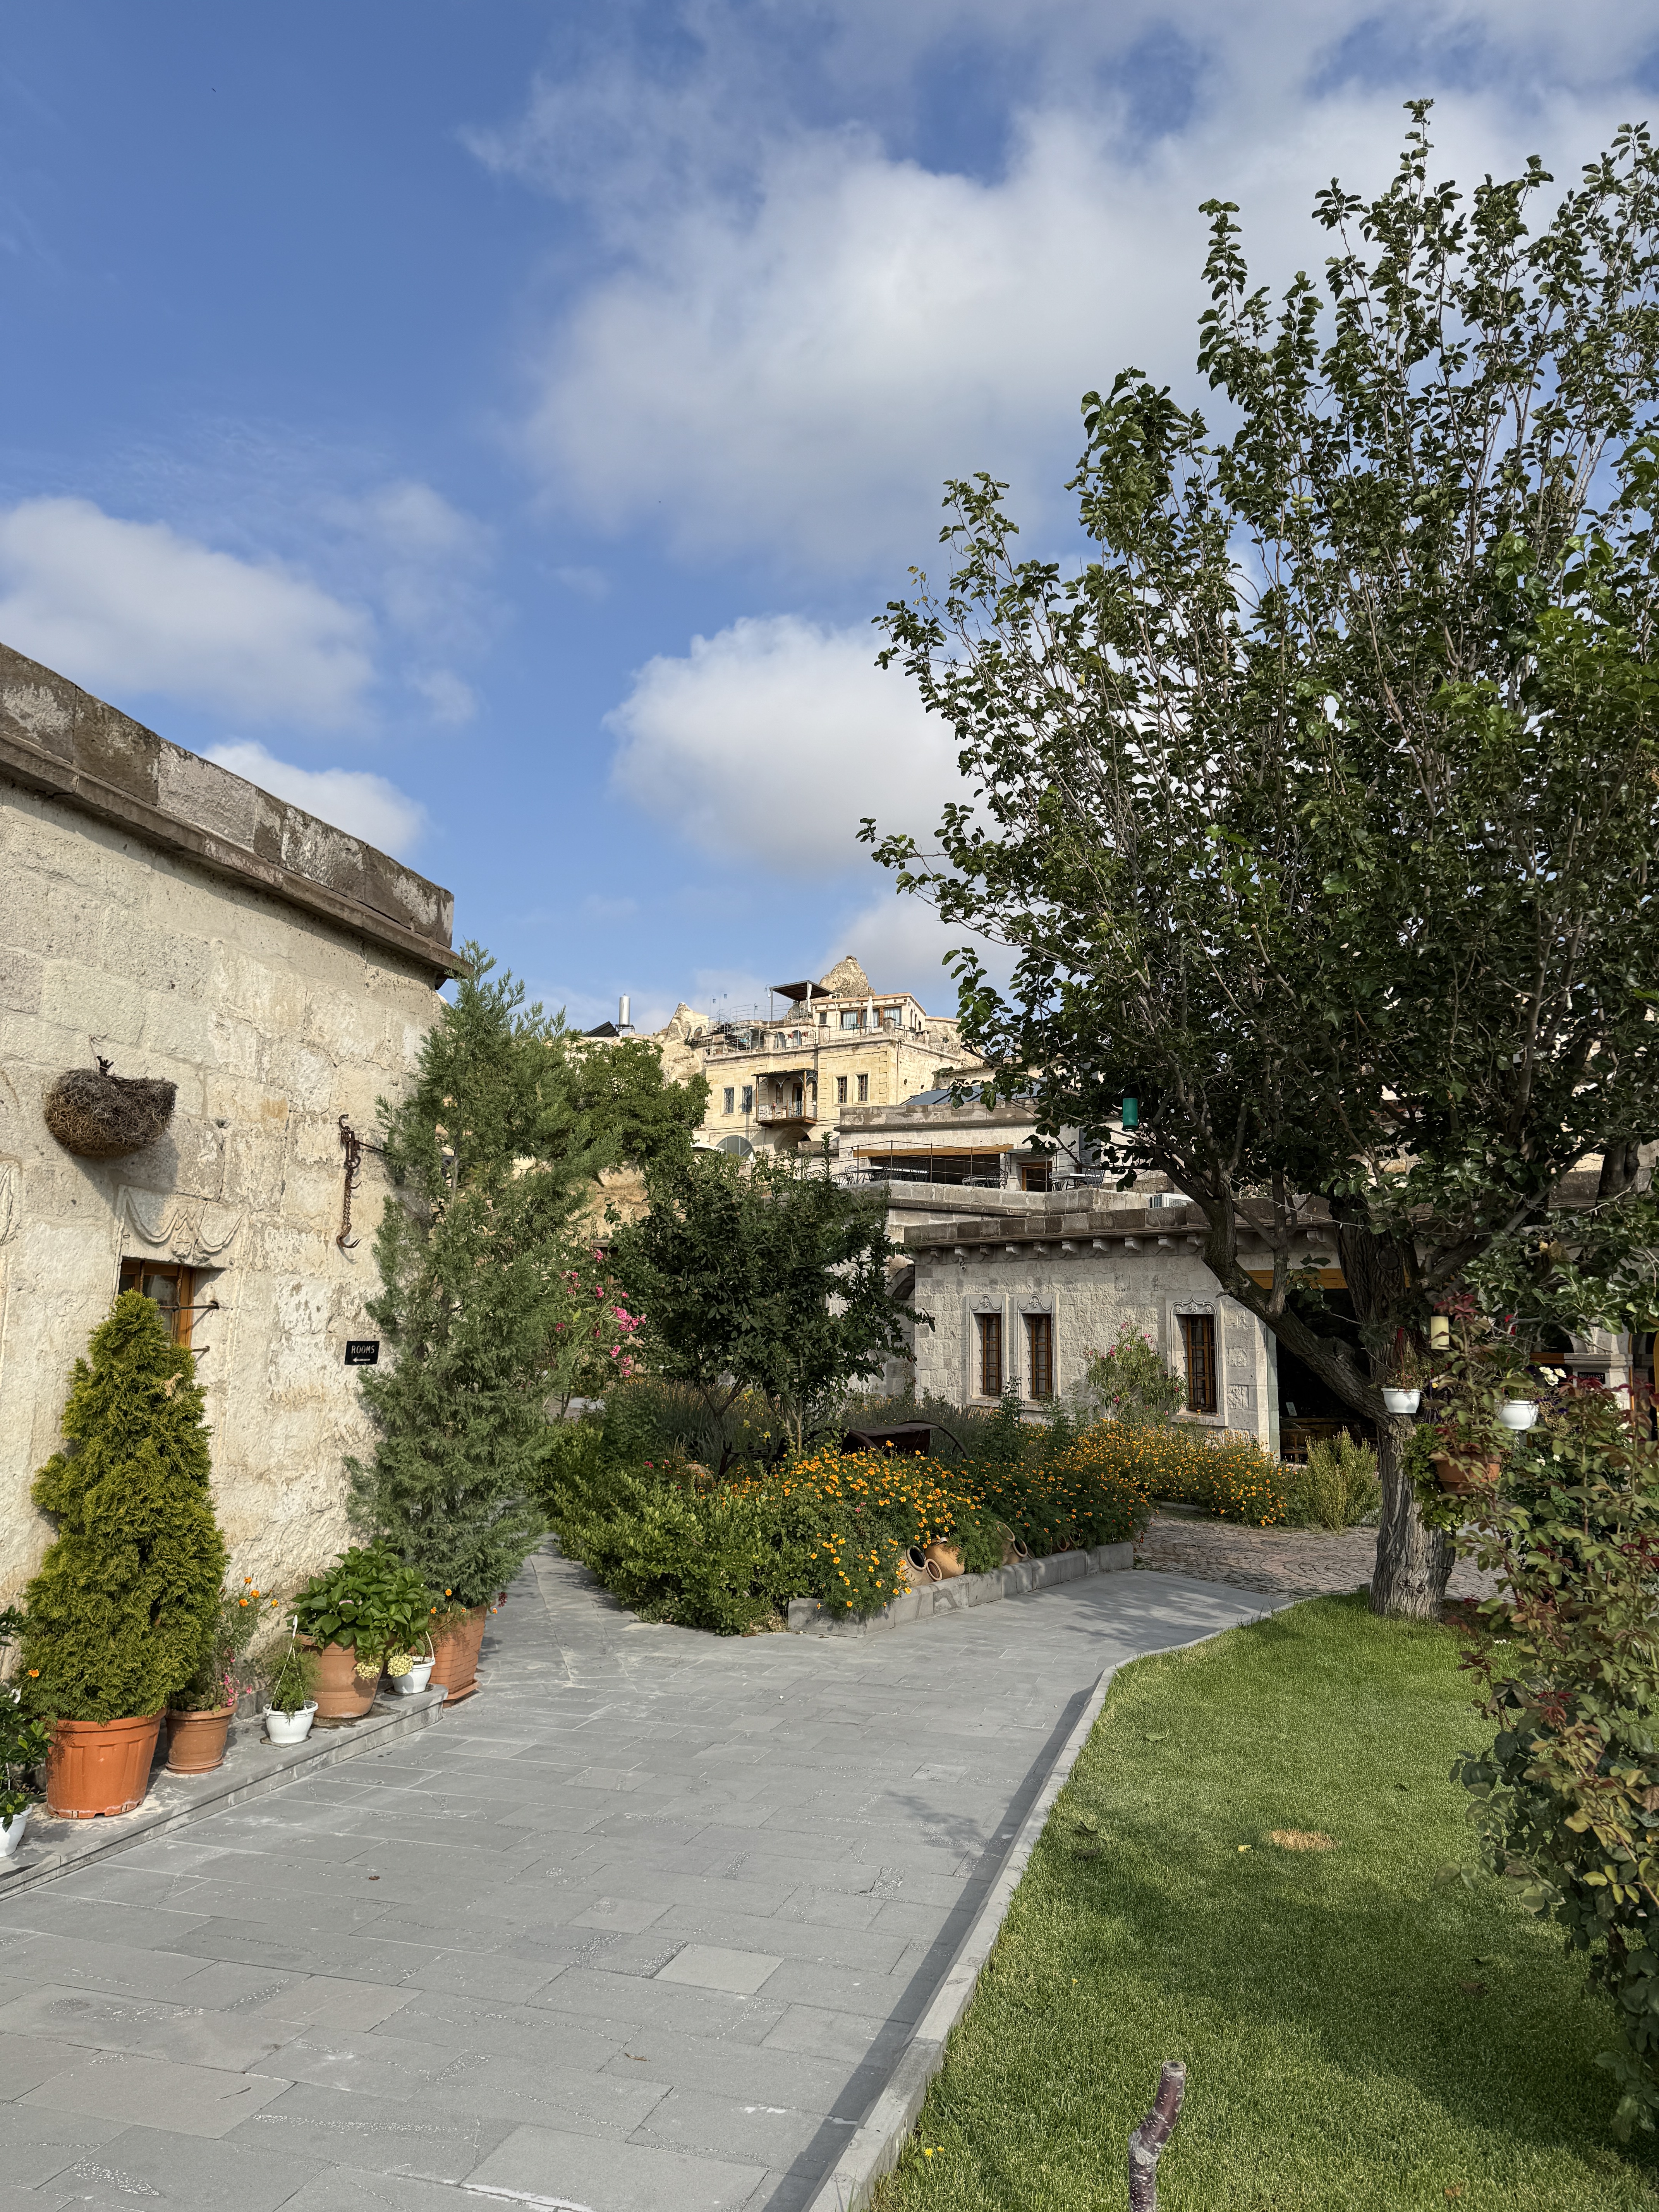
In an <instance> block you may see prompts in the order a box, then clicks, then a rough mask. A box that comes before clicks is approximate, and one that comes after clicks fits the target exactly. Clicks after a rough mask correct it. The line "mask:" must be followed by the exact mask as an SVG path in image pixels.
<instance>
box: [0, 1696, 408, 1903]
mask: <svg viewBox="0 0 1659 2212" xmlns="http://www.w3.org/2000/svg"><path fill="white" fill-rule="evenodd" d="M443 1705H444V1693H443V1692H442V1691H441V1690H423V1691H421V1692H417V1693H416V1694H413V1695H411V1696H410V1698H408V1699H403V1698H399V1699H398V1702H397V1705H395V1706H394V1705H392V1704H391V1702H390V1701H389V1700H387V1701H386V1702H385V1703H381V1704H376V1705H374V1707H373V1708H372V1709H371V1710H370V1711H369V1712H368V1713H367V1714H366V1715H365V1716H364V1717H363V1718H362V1720H360V1721H358V1722H356V1723H354V1725H353V1726H351V1727H350V1728H345V1729H326V1730H325V1731H324V1732H323V1733H322V1734H320V1735H319V1733H318V1731H317V1729H315V1728H313V1729H312V1731H311V1734H310V1735H308V1736H307V1738H306V1740H305V1741H304V1742H303V1743H296V1744H269V1743H267V1742H266V1741H264V1729H263V1724H262V1723H248V1722H241V1723H238V1725H237V1728H236V1730H235V1735H234V1739H233V1741H232V1744H231V1747H230V1750H229V1752H228V1753H227V1755H226V1759H225V1763H224V1765H222V1767H220V1768H218V1769H217V1770H216V1771H215V1772H214V1773H212V1774H204V1775H202V1776H201V1777H199V1778H195V1779H191V1778H187V1777H185V1776H182V1775H173V1774H168V1773H167V1771H166V1770H165V1768H161V1767H157V1768H155V1769H154V1770H153V1778H152V1780H151V1784H150V1790H149V1796H148V1797H147V1798H146V1800H145V1802H143V1804H142V1805H141V1806H140V1807H139V1808H138V1809H137V1812H134V1813H121V1814H112V1815H111V1816H110V1817H109V1818H107V1819H102V1818H100V1819H98V1820H53V1821H51V1822H50V1823H45V1822H40V1823H37V1821H36V1820H35V1819H34V1816H33V1815H31V1817H30V1825H29V1830H28V1832H27V1833H26V1834H25V1835H24V1838H23V1841H22V1843H21V1845H20V1846H19V1849H18V1852H17V1856H16V1857H15V1858H11V1859H5V1860H0V1904H3V1903H4V1901H5V1900H6V1899H8V1898H9V1897H16V1896H18V1895H20V1894H21V1892H22V1891H24V1890H26V1889H33V1887H35V1885H36V1884H37V1883H39V1882H43V1881H57V1880H58V1877H59V1876H60V1875H66V1874H74V1873H75V1872H76V1870H77V1869H79V1868H81V1867H83V1866H90V1865H91V1864H92V1863H94V1861H95V1860H98V1859H105V1858H109V1857H112V1856H113V1855H114V1854H115V1853H116V1852H118V1851H125V1850H131V1848H132V1846H133V1845H134V1844H149V1843H154V1842H155V1838H157V1837H158V1836H170V1835H172V1834H173V1832H174V1831H175V1830H176V1829H179V1828H186V1827H188V1826H190V1824H191V1821H193V1820H201V1819H202V1818H203V1817H204V1815H205V1814H209V1813H222V1812H224V1811H226V1810H227V1809H228V1808H229V1807H230V1806H232V1805H242V1804H246V1802H247V1801H248V1800H249V1799H250V1798H253V1797H264V1796H269V1794H270V1791H271V1790H280V1789H282V1788H283V1784H286V1783H289V1782H292V1781H294V1780H295V1778H296V1776H298V1775H300V1774H302V1773H311V1772H313V1771H318V1770H320V1769H321V1768H323V1767H325V1766H338V1765H341V1764H342V1763H343V1761H344V1760H346V1759H361V1758H362V1755H363V1753H365V1752H367V1751H379V1750H380V1749H382V1748H383V1747H385V1746H386V1744H389V1743H395V1742H397V1741H398V1739H399V1738H400V1737H402V1736H406V1735H418V1734H419V1732H420V1731H421V1729H425V1728H430V1727H431V1725H432V1723H433V1722H434V1721H435V1720H436V1719H437V1717H438V1716H439V1714H440V1713H441V1711H443ZM256 1759H257V1760H258V1771H257V1772H256V1771H251V1770H252V1767H253V1763H254V1761H255V1760H256ZM40 1826H50V1828H51V1830H52V1834H51V1835H50V1836H49V1837H44V1838H41V1842H42V1843H43V1844H45V1849H44V1850H42V1848H41V1845H40V1844H37V1843H36V1842H35V1841H34V1838H35V1836H36V1835H37V1834H39V1832H40Z"/></svg>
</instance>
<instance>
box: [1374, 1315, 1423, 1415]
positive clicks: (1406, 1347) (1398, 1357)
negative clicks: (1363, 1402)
mask: <svg viewBox="0 0 1659 2212" xmlns="http://www.w3.org/2000/svg"><path fill="white" fill-rule="evenodd" d="M1424 1374H1425V1368H1424V1364H1423V1361H1422V1360H1421V1358H1419V1354H1418V1350H1417V1346H1415V1345H1414V1344H1413V1342H1412V1340H1411V1339H1410V1337H1408V1336H1407V1334H1406V1332H1405V1330H1404V1329H1403V1328H1401V1329H1397V1330H1396V1331H1395V1341H1394V1349H1393V1351H1392V1352H1391V1354H1390V1356H1389V1372H1388V1376H1387V1378H1386V1380H1385V1381H1384V1383H1383V1407H1384V1409H1385V1410H1386V1411H1387V1412H1389V1413H1415V1412H1416V1411H1417V1409H1418V1407H1419V1406H1420V1405H1421V1404H1422V1402H1423V1380H1424Z"/></svg>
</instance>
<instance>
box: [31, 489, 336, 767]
mask: <svg viewBox="0 0 1659 2212" xmlns="http://www.w3.org/2000/svg"><path fill="white" fill-rule="evenodd" d="M0 637H3V638H4V639H5V641H6V642H7V643H8V644H9V645H11V646H13V647H15V648H16V650H17V651H19V652H20V653H27V654H28V655H29V656H30V657H31V658H32V659H36V660H40V661H44V662H45V663H46V665H47V666H49V667H51V668H54V669H56V670H58V672H59V673H60V674H62V675H64V676H67V677H69V678H71V679H72V680H73V681H74V682H76V683H77V684H84V685H85V686H86V687H87V688H88V690H93V691H97V692H115V693H118V694H120V695H121V696H124V697H131V696H133V695H135V694H137V695H143V694H147V693H150V694H165V695H167V696H169V697H172V698H175V699H179V700H184V701H188V702H191V703H192V704H194V705H197V706H203V707H209V708H220V709H222V710H226V711H228V712H229V713H231V714H235V715H237V716H238V717H239V718H240V719H242V720H252V721H274V720H283V721H286V722H289V723H301V724H303V725H306V726H310V727H312V728H316V729H338V728H342V727H344V726H349V725H350V724H353V723H355V722H357V721H359V720H361V719H362V714H363V709H364V695H365V693H366V691H367V690H368V686H369V684H370V682H371V680H372V678H373V675H374V665H373V660H372V657H371V646H372V641H373V629H372V624H371V623H370V621H369V618H368V616H367V615H366V614H365V613H364V612H363V611H362V610H361V609H360V608H357V607H354V606H350V605H347V604H346V603H345V602H344V601H343V600H341V599H336V598H332V597H331V596H330V594H329V593H328V592H325V591H322V590H321V589H319V586H317V585H316V584H314V583H313V582H312V581H311V580H309V579H308V578H307V577H306V576H304V575H301V574H298V573H297V572H296V571H295V570H293V569H291V568H284V567H279V566H277V565H276V563H274V562H251V561H245V560H240V559H238V558H237V557H236V556H234V555H233V554H229V553H222V552H218V551H216V550H214V549H213V548H212V547H210V546H208V545H204V544H200V543H199V542H198V541H197V540H196V539H193V538H186V537H184V536H181V535H180V534H179V532H177V531H174V530H173V529H171V528H169V527H168V526H167V524H166V523H162V522H130V521H126V520H123V519H121V518H120V517H118V516H116V515H111V514H106V513H104V512H103V511H102V509H101V508H100V507H95V506H94V504H93V503H92V501H90V500H84V499H32V500H24V501H21V502H20V503H19V504H18V505H17V506H15V507H10V508H9V509H5V510H0Z"/></svg>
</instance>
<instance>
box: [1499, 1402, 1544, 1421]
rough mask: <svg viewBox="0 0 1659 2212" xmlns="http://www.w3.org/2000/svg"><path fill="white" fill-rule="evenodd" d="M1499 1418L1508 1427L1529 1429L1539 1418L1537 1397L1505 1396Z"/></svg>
mask: <svg viewBox="0 0 1659 2212" xmlns="http://www.w3.org/2000/svg"><path fill="white" fill-rule="evenodd" d="M1498 1419H1499V1420H1500V1421H1502V1423H1503V1424H1504V1427H1505V1428H1506V1429H1529V1428H1530V1427H1531V1426H1532V1425H1533V1423H1534V1421H1535V1420H1536V1419H1538V1401H1537V1399H1536V1398H1505V1399H1504V1402H1503V1404H1502V1405H1501V1406H1500V1407H1498Z"/></svg>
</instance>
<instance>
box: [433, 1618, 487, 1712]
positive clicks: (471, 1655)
mask: <svg viewBox="0 0 1659 2212" xmlns="http://www.w3.org/2000/svg"><path fill="white" fill-rule="evenodd" d="M488 1619H489V1607H488V1606H487V1605H480V1606H476V1607H474V1608H473V1610H472V1611H471V1613H468V1614H467V1616H466V1618H465V1620H459V1621H457V1622H456V1624H455V1626H453V1628H441V1629H440V1630H438V1632H436V1634H435V1636H434V1637H433V1639H432V1650H433V1660H432V1677H431V1684H430V1686H431V1687H432V1688H433V1689H435V1690H445V1691H447V1692H448V1695H447V1698H446V1699H445V1700H444V1702H445V1704H446V1705H454V1704H455V1703H456V1702H457V1701H458V1700H459V1699H462V1698H470V1697H471V1695H472V1694H473V1692H474V1691H476V1690H477V1686H478V1684H477V1672H478V1646H479V1645H480V1644H482V1643H483V1632H484V1623H485V1621H486V1620H488Z"/></svg>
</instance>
